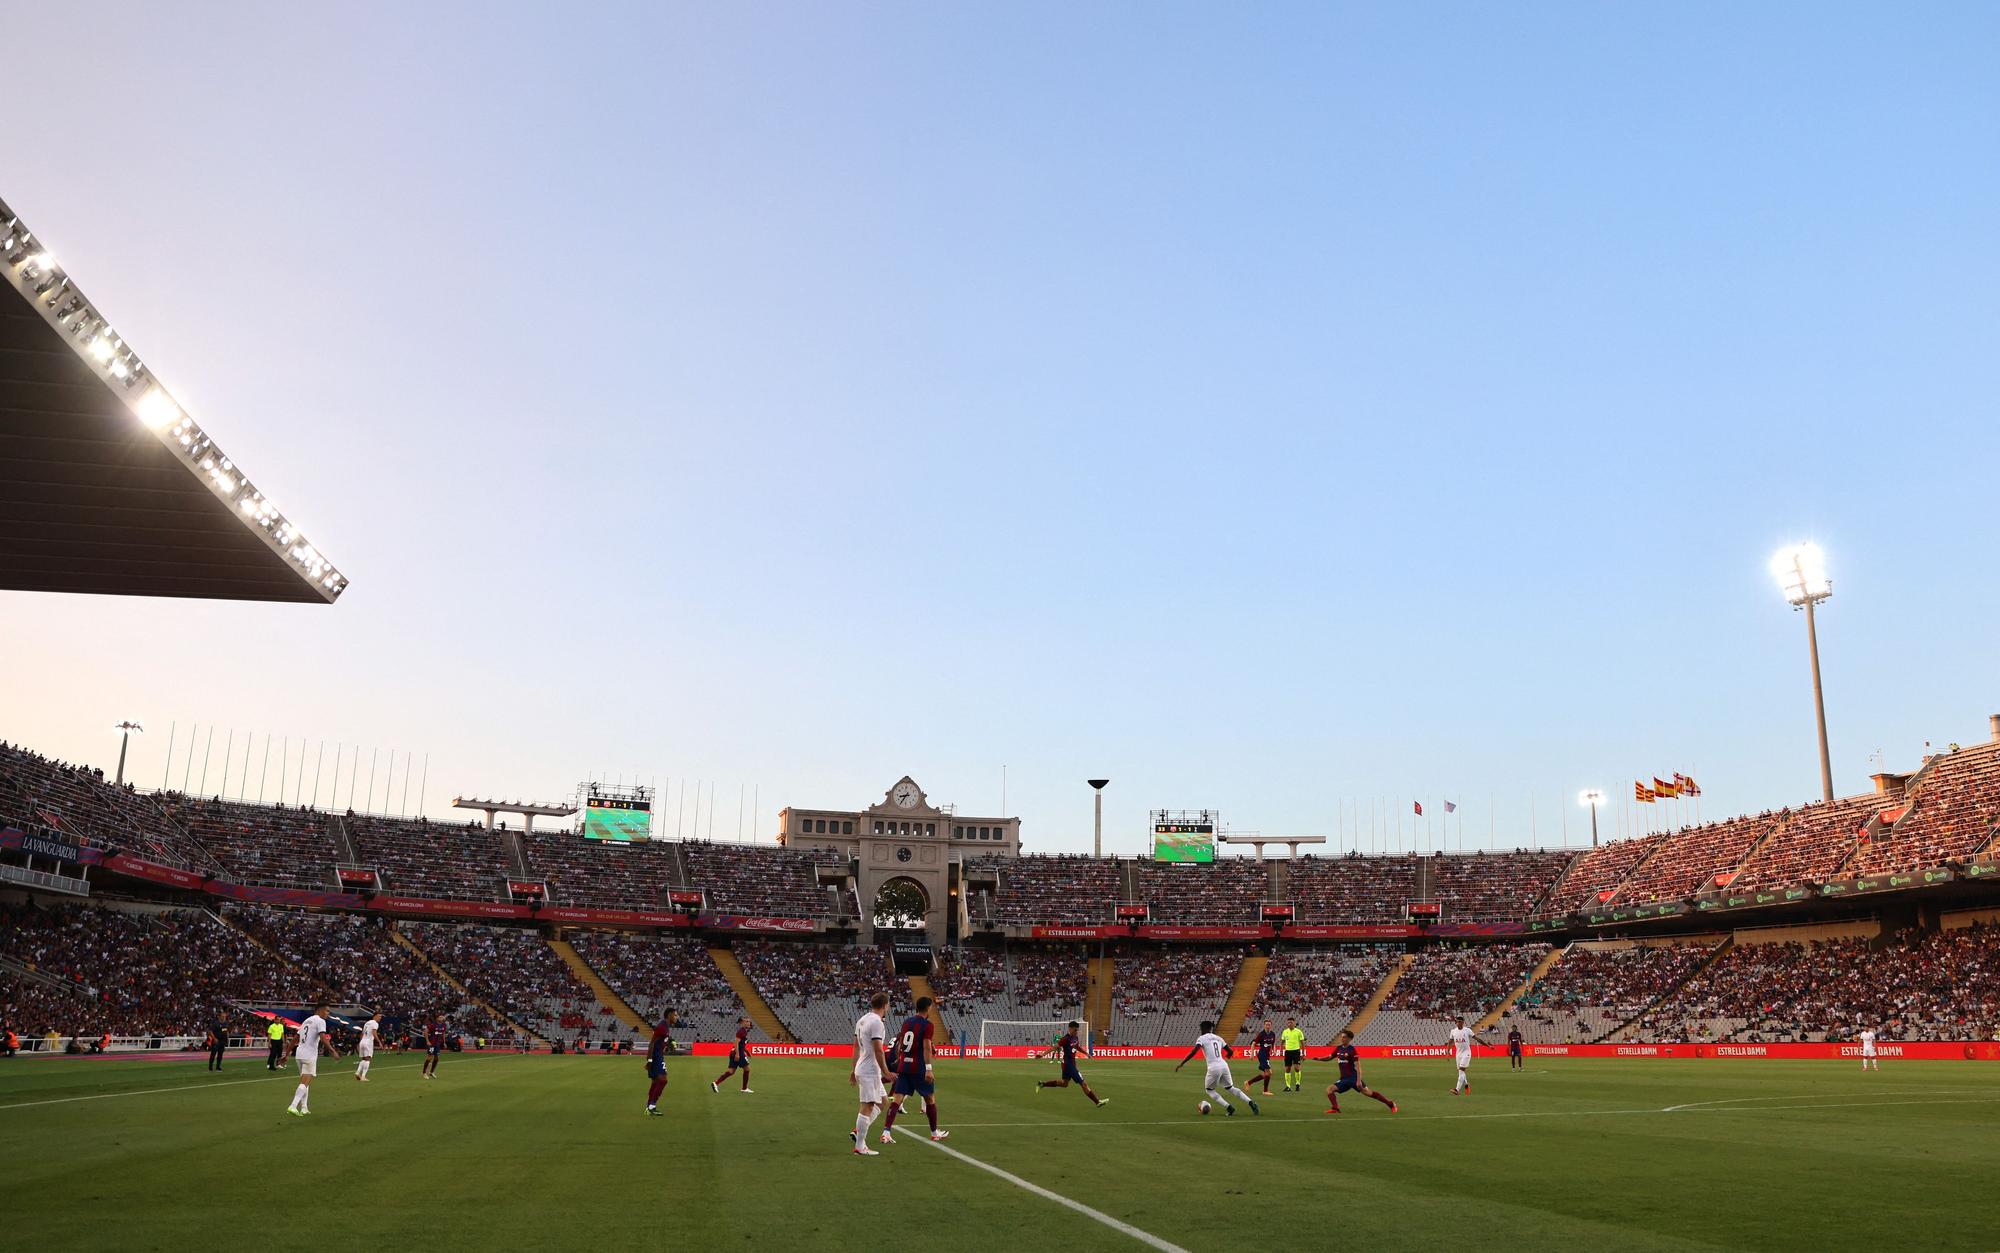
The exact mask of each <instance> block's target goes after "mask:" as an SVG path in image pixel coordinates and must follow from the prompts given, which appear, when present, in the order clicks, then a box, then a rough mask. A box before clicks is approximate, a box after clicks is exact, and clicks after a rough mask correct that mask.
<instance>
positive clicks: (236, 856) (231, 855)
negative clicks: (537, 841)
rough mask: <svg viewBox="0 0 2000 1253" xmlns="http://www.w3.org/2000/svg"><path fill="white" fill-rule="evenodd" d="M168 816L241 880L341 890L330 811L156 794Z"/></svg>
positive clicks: (170, 793) (316, 889) (280, 885)
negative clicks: (330, 830) (328, 812)
mask: <svg viewBox="0 0 2000 1253" xmlns="http://www.w3.org/2000/svg"><path fill="white" fill-rule="evenodd" d="M155 799H157V800H158V801H159V802H160V807H161V808H162V809H164V810H165V811H166V813H167V816H168V817H170V818H172V819H174V820H175V821H176V822H178V823H180V824H181V825H182V826H183V827H185V828H186V829H187V832H188V834H189V835H191V836H192V837H193V838H194V839H195V840H196V841H197V842H199V843H200V844H201V846H202V847H203V848H205V849H207V850H208V851H209V852H210V853H213V854H214V855H215V858H216V860H217V861H219V862H220V863H221V864H222V867H223V872H224V874H225V875H226V876H227V877H228V878H229V879H230V880H231V881H232V882H236V883H261V884H270V885H272V886H275V887H285V888H305V889H308V890H311V891H320V892H324V891H329V890H336V891H337V890H338V889H339V884H338V882H337V881H336V880H335V878H334V873H333V867H334V863H335V862H337V861H339V860H340V854H339V852H338V851H337V850H336V849H335V848H334V843H333V837H332V836H330V835H329V834H328V833H327V823H328V822H329V821H331V818H330V816H329V815H327V814H324V813H321V812H320V811H319V810H316V809H288V808H286V807H285V806H283V805H250V804H244V803H241V802H237V801H225V800H222V799H220V798H215V799H204V798H202V797H199V796H183V795H181V794H180V793H178V792H162V793H158V794H156V797H155Z"/></svg>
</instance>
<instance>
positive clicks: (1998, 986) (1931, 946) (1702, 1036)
mask: <svg viewBox="0 0 2000 1253" xmlns="http://www.w3.org/2000/svg"><path fill="white" fill-rule="evenodd" d="M1864 1027H1873V1028H1874V1029H1875V1030H1876V1031H1877V1032H1878V1033H1879V1034H1880V1036H1881V1038H1883V1039H1885V1040H1990V1039H1993V1038H1995V1034H1996V1032H2000V927H1993V926H1977V927H1966V928H1960V929H1956V930H1949V931H1934V932H1929V933H1927V934H1922V935H1915V936H1910V937H1906V938H1905V939H1903V940H1901V941H1898V942H1889V943H1877V942H1875V941H1873V940H1870V939H1866V938H1861V937H1849V938H1840V939H1827V940H1818V941H1814V942H1809V943H1778V944H1738V945H1737V946H1736V947H1734V948H1732V949H1731V950H1730V951H1728V952H1727V953H1724V954H1723V955H1722V956H1721V957H1719V958H1717V959H1716V961H1715V964H1714V965H1712V966H1710V967H1709V968H1708V969H1707V970H1705V971H1703V972H1702V973H1701V974H1700V975H1698V976H1696V977H1695V978H1693V979H1690V980H1689V981H1688V982H1687V983H1686V984H1685V985H1683V986H1682V987H1681V988H1680V989H1679V990H1678V991H1676V992H1675V993H1674V994H1673V995H1672V996H1670V997H1669V998H1668V999H1667V1001H1666V1002H1665V1003H1664V1004H1662V1005H1661V1006H1659V1007H1658V1008H1657V1009H1655V1010H1654V1011H1653V1012H1651V1013H1649V1014H1647V1015H1646V1017H1645V1018H1644V1020H1643V1021H1642V1022H1641V1024H1640V1038H1643V1039H1649V1040H1738V1041H1752V1042H1762V1043H1770V1042H1779V1041H1796V1040H1825V1039H1846V1040H1851V1039H1853V1038H1854V1036H1855V1035H1856V1034H1857V1033H1859V1032H1860V1031H1861V1029H1862V1028H1864Z"/></svg>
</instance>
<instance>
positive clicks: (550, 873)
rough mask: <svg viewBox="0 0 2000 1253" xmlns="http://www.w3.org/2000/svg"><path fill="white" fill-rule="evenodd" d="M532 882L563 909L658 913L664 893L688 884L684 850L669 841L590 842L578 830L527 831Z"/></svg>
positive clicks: (525, 838) (525, 844) (525, 839)
mask: <svg viewBox="0 0 2000 1253" xmlns="http://www.w3.org/2000/svg"><path fill="white" fill-rule="evenodd" d="M521 847H522V849H523V850H524V851H525V853H526V855H527V864H528V874H529V877H530V878H537V879H543V880H546V881H547V882H548V885H549V898H550V899H551V900H553V901H555V902H556V903H557V904H560V905H581V906H585V907H588V908H593V909H658V908H660V907H661V901H660V894H661V893H662V892H665V891H667V890H669V889H670V888H672V887H675V886H678V885H680V884H681V883H682V881H683V875H684V873H685V872H684V870H683V869H682V867H681V865H680V859H679V857H678V850H679V847H680V846H679V845H677V844H675V843H673V842H672V841H668V840H586V839H584V838H582V837H581V836H579V835H577V834H576V832H574V831H539V830H538V831H524V832H522V833H521Z"/></svg>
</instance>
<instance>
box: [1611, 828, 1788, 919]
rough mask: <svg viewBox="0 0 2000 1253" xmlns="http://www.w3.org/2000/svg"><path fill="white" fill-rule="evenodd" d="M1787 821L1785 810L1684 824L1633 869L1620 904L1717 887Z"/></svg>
mask: <svg viewBox="0 0 2000 1253" xmlns="http://www.w3.org/2000/svg"><path fill="white" fill-rule="evenodd" d="M1783 821H1784V817H1783V815H1781V814H1770V813H1764V814H1758V815H1756V816H1755V817H1744V818H1730V819H1727V820H1725V821H1721V822H1709V823H1704V824H1702V825H1701V826H1698V827H1682V828H1681V829H1680V830H1677V831H1674V832H1672V833H1670V834H1669V835H1668V836H1667V837H1666V838H1665V839H1663V840H1661V841H1660V844H1659V847H1658V848H1657V849H1656V850H1655V851H1654V853H1653V855H1652V856H1651V857H1648V858H1647V859H1646V860H1645V862H1644V863H1643V864H1641V865H1640V866H1638V867H1637V868H1636V869H1634V870H1633V871H1632V873H1631V875H1630V876H1629V877H1628V878H1627V879H1626V880H1625V883H1624V886H1623V887H1621V888H1620V889H1619V892H1618V903H1619V904H1621V905H1646V904H1650V903H1652V902H1654V901H1680V900H1686V899H1687V898H1689V897H1691V896H1693V895H1694V894H1695V893H1697V892H1700V891H1703V890H1704V889H1707V888H1712V887H1715V886H1716V882H1715V880H1716V878H1717V877H1718V876H1720V877H1723V878H1728V877H1729V876H1731V875H1733V874H1735V872H1736V870H1737V868H1738V867H1740V866H1741V865H1742V864H1743V859H1744V856H1745V855H1746V854H1747V853H1749V851H1750V849H1751V848H1752V847H1753V846H1754V845H1755V844H1756V843H1757V841H1758V840H1760V839H1763V838H1764V836H1765V835H1767V834H1768V833H1770V831H1771V830H1772V829H1773V828H1775V827H1777V826H1778V825H1779V824H1780V823H1782V822H1783Z"/></svg>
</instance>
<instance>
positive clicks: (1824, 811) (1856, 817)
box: [1729, 793, 1882, 888]
mask: <svg viewBox="0 0 2000 1253" xmlns="http://www.w3.org/2000/svg"><path fill="white" fill-rule="evenodd" d="M1881 807H1882V799H1881V798H1880V797H1879V796H1875V795H1873V794H1872V793H1871V794H1870V795H1867V796H1855V797H1849V798H1848V799H1846V800H1839V801H1834V802H1832V803H1830V804H1828V803H1818V804H1812V805H1806V806H1804V807H1802V808H1800V809H1795V810H1790V811H1787V812H1782V813H1780V814H1779V819H1780V821H1779V825H1778V828H1777V830H1775V831H1773V832H1772V833H1771V835H1770V836H1769V838H1767V839H1766V840H1765V841H1764V842H1763V843H1762V844H1759V845H1758V846H1757V848H1756V851H1754V852H1752V853H1751V854H1750V856H1749V858H1748V859H1747V860H1745V861H1744V863H1743V865H1742V867H1741V868H1740V869H1738V870H1737V872H1736V876H1735V878H1733V879H1731V880H1730V881H1729V886H1730V887H1733V888H1774V887H1791V886H1793V885H1794V884H1799V883H1823V882H1825V881H1826V880H1827V879H1829V878H1831V877H1832V875H1833V873H1834V871H1835V870H1837V869H1838V868H1839V867H1840V865H1841V863H1843V862H1845V861H1846V860H1847V859H1848V857H1849V856H1850V855H1851V854H1852V853H1853V852H1854V848H1855V844H1856V842H1857V841H1858V840H1859V839H1860V836H1861V829H1862V828H1863V827H1865V826H1867V825H1868V821H1869V819H1871V818H1873V817H1874V816H1875V812H1876V810H1878V809H1880V808H1881Z"/></svg>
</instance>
